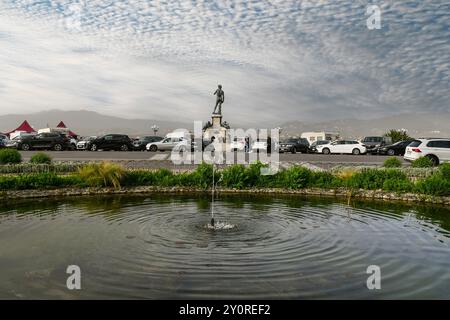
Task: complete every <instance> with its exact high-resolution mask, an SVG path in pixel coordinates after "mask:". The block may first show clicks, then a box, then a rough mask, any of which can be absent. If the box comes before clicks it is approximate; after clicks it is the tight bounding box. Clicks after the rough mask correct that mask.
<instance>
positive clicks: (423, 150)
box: [404, 138, 450, 166]
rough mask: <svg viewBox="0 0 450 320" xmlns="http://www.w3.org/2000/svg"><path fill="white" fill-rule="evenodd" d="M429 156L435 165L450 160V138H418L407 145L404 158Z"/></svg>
mask: <svg viewBox="0 0 450 320" xmlns="http://www.w3.org/2000/svg"><path fill="white" fill-rule="evenodd" d="M421 157H427V158H429V159H430V160H431V161H432V162H433V164H434V165H435V166H437V165H439V164H440V163H442V162H449V161H450V139H437V138H428V139H417V140H414V141H413V142H411V143H410V144H409V145H408V146H407V147H406V152H405V156H404V159H405V160H408V161H414V160H416V159H419V158H421Z"/></svg>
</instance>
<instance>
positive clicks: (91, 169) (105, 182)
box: [78, 162, 125, 188]
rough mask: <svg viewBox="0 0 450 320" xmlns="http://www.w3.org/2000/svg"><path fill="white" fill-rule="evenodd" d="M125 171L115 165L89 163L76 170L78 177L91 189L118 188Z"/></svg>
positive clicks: (109, 163)
mask: <svg viewBox="0 0 450 320" xmlns="http://www.w3.org/2000/svg"><path fill="white" fill-rule="evenodd" d="M124 175H125V169H124V168H123V167H122V166H121V165H119V164H115V163H111V162H102V163H90V164H87V165H85V166H83V167H81V168H80V169H78V176H79V177H80V178H81V179H82V180H83V181H85V182H86V184H87V185H89V186H91V187H102V186H103V187H110V186H112V187H114V188H120V182H121V180H122V178H123V177H124Z"/></svg>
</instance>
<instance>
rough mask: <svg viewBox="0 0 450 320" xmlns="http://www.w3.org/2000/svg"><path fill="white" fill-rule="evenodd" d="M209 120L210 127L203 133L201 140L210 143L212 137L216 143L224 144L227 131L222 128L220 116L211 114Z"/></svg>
mask: <svg viewBox="0 0 450 320" xmlns="http://www.w3.org/2000/svg"><path fill="white" fill-rule="evenodd" d="M211 120H212V122H211V124H212V126H211V127H209V128H207V129H206V130H205V132H204V133H203V139H204V140H207V141H211V138H212V137H214V138H215V141H216V143H226V142H227V131H228V130H227V128H225V127H223V126H222V115H221V114H213V115H212V116H211Z"/></svg>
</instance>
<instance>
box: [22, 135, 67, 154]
mask: <svg viewBox="0 0 450 320" xmlns="http://www.w3.org/2000/svg"><path fill="white" fill-rule="evenodd" d="M69 145H70V141H69V139H68V138H67V137H66V136H64V135H61V134H60V133H57V132H51V133H39V134H37V135H31V136H24V137H22V138H20V139H19V140H18V141H17V149H21V150H24V151H27V150H32V149H49V150H55V151H61V150H64V149H67V148H68V147H69Z"/></svg>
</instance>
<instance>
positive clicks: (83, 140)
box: [77, 136, 97, 150]
mask: <svg viewBox="0 0 450 320" xmlns="http://www.w3.org/2000/svg"><path fill="white" fill-rule="evenodd" d="M96 138H97V137H96V136H91V137H84V138H81V140H80V141H78V142H77V150H86V149H87V146H88V144H89V142H90V141H92V140H94V139H96Z"/></svg>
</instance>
